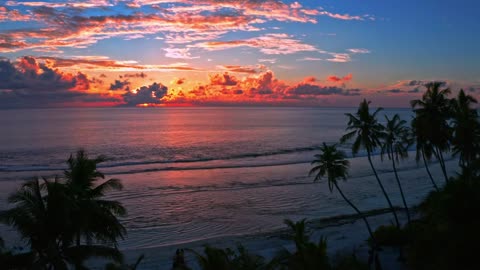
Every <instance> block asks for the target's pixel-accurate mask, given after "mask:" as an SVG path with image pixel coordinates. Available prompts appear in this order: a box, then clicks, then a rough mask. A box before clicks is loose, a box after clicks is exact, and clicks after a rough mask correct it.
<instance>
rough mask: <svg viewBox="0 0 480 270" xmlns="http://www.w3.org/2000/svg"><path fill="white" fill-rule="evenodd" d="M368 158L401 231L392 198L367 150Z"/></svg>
mask: <svg viewBox="0 0 480 270" xmlns="http://www.w3.org/2000/svg"><path fill="white" fill-rule="evenodd" d="M367 157H368V162H369V163H370V166H371V167H372V170H373V173H374V174H375V178H376V179H377V182H378V185H379V186H380V188H381V189H382V192H383V196H385V199H386V200H387V203H388V206H389V207H390V210H392V213H393V216H394V217H395V223H396V224H397V228H398V229H400V222H399V221H398V216H397V212H396V211H395V208H393V204H392V202H391V201H390V198H389V197H388V194H387V191H385V188H384V187H383V184H382V181H380V178H379V177H378V174H377V171H376V170H375V167H374V166H373V162H372V157H371V154H370V150H367Z"/></svg>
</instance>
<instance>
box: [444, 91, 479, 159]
mask: <svg viewBox="0 0 480 270" xmlns="http://www.w3.org/2000/svg"><path fill="white" fill-rule="evenodd" d="M474 103H477V100H476V99H475V98H473V97H472V96H470V95H467V94H465V92H464V91H463V89H462V90H460V92H459V93H458V96H457V98H454V99H452V101H451V106H452V123H453V138H452V145H453V154H454V155H457V154H459V155H460V159H459V164H460V165H461V166H468V165H470V162H471V161H472V160H473V159H475V158H476V155H477V153H478V152H479V145H478V143H479V138H480V127H479V123H478V113H477V110H476V109H474V108H472V105H473V104H474Z"/></svg>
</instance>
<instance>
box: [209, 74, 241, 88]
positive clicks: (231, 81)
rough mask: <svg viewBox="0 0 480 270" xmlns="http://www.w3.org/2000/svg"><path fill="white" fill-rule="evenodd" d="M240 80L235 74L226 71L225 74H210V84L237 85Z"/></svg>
mask: <svg viewBox="0 0 480 270" xmlns="http://www.w3.org/2000/svg"><path fill="white" fill-rule="evenodd" d="M237 83H238V80H237V78H235V77H234V76H232V75H230V74H228V72H225V73H223V74H215V75H210V84H212V85H227V86H232V85H237Z"/></svg>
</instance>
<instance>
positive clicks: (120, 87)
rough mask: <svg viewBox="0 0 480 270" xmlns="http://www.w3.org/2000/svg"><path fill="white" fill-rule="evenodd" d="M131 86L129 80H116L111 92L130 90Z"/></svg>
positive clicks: (111, 86)
mask: <svg viewBox="0 0 480 270" xmlns="http://www.w3.org/2000/svg"><path fill="white" fill-rule="evenodd" d="M129 85H130V82H129V81H128V80H124V81H120V80H115V82H114V83H112V84H110V88H109V90H129V88H128V86H129ZM125 87H127V88H125Z"/></svg>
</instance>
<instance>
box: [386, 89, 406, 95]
mask: <svg viewBox="0 0 480 270" xmlns="http://www.w3.org/2000/svg"><path fill="white" fill-rule="evenodd" d="M384 92H387V93H394V94H398V93H402V92H403V91H402V90H400V89H389V90H385V91H384Z"/></svg>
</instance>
